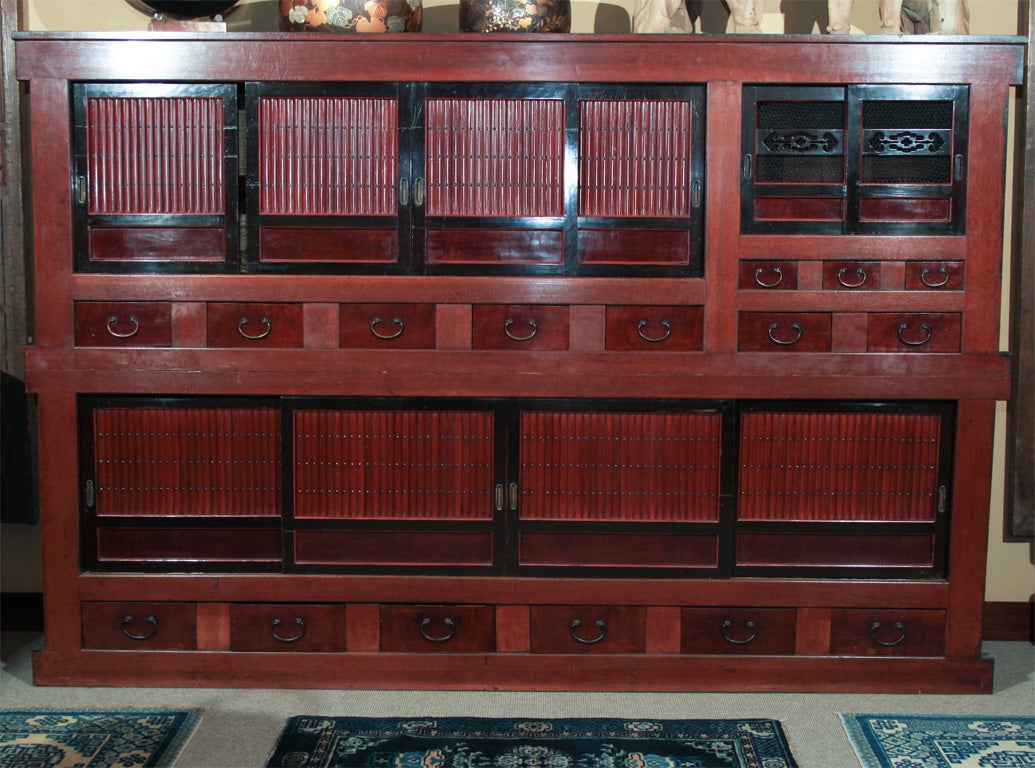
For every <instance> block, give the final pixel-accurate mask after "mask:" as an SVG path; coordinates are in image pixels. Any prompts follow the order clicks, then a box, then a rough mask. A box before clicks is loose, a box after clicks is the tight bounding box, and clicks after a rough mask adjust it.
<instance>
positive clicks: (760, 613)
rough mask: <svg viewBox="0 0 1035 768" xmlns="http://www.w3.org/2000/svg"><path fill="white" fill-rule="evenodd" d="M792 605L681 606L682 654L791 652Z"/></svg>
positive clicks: (792, 639) (792, 632)
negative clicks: (761, 606) (748, 606)
mask: <svg viewBox="0 0 1035 768" xmlns="http://www.w3.org/2000/svg"><path fill="white" fill-rule="evenodd" d="M796 620H797V612H796V611H795V610H794V609H793V608H684V609H683V611H682V640H681V642H680V651H681V652H682V653H706V654H716V653H751V654H770V655H785V654H792V653H794V649H795V642H794V637H795V635H794V625H795V621H796Z"/></svg>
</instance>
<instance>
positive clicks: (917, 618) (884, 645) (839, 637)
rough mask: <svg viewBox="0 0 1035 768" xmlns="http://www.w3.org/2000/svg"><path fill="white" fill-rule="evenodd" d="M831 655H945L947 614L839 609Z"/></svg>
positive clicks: (833, 619) (835, 614) (834, 617)
mask: <svg viewBox="0 0 1035 768" xmlns="http://www.w3.org/2000/svg"><path fill="white" fill-rule="evenodd" d="M830 652H831V653H832V654H834V655H839V656H944V655H945V612H944V611H930V610H866V609H851V610H835V611H833V613H832V616H831V629H830Z"/></svg>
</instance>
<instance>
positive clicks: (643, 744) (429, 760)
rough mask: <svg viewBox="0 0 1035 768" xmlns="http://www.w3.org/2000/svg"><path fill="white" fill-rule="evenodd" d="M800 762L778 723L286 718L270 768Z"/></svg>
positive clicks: (761, 765)
mask: <svg viewBox="0 0 1035 768" xmlns="http://www.w3.org/2000/svg"><path fill="white" fill-rule="evenodd" d="M389 766H391V768H461V766H462V767H463V768H528V767H529V766H535V768H797V763H795V761H794V758H792V757H791V753H790V750H789V749H788V747H787V740H786V738H784V734H783V731H782V729H781V727H780V724H779V723H778V722H776V721H775V720H599V719H571V720H511V719H486V718H420V719H418V718H409V719H405V718H383V719H382V718H363V717H319V716H304V717H293V718H291V719H290V720H288V723H287V727H286V728H285V729H284V732H283V733H282V734H281V736H280V739H279V741H278V743H277V747H276V750H275V751H274V753H273V757H272V758H271V759H270V761H269V763H268V764H267V768H317V767H319V768H388V767H389Z"/></svg>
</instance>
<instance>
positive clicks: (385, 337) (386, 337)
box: [370, 317, 406, 341]
mask: <svg viewBox="0 0 1035 768" xmlns="http://www.w3.org/2000/svg"><path fill="white" fill-rule="evenodd" d="M379 325H381V318H380V317H375V318H374V319H373V320H371V321H370V332H371V333H372V334H374V335H375V336H377V338H379V339H381V340H382V341H391V340H392V339H398V338H399V337H400V336H402V335H403V331H404V330H406V328H405V326H404V324H403V321H402V318H399V317H393V318H392V325H394V326H395V327H396V329H397V330H396V331H395V332H394V333H381V332H379V331H378V330H377V326H379Z"/></svg>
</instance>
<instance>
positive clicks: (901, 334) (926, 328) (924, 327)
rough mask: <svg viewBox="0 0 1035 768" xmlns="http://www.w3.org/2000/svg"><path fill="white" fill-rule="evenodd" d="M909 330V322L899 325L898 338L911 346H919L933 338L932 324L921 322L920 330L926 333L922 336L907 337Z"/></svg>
mask: <svg viewBox="0 0 1035 768" xmlns="http://www.w3.org/2000/svg"><path fill="white" fill-rule="evenodd" d="M908 330H909V323H902V324H900V325H899V327H898V340H899V341H901V342H902V343H903V344H907V345H908V346H910V347H919V346H922V345H924V344H926V343H927V342H929V341H930V340H931V333H932V331H931V324H930V323H920V331H921V332H922V333H923V334H924V335H923V336H922V337H920V338H917V339H907V338H906V331H908Z"/></svg>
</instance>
